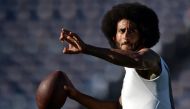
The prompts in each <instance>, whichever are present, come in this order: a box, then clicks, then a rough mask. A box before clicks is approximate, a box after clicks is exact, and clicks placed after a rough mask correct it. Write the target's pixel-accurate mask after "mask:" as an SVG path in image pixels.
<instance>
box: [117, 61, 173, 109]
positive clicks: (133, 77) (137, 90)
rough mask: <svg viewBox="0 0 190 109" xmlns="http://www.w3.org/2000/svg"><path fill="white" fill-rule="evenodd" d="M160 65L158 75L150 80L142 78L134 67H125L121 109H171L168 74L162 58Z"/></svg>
mask: <svg viewBox="0 0 190 109" xmlns="http://www.w3.org/2000/svg"><path fill="white" fill-rule="evenodd" d="M161 67H162V71H161V74H160V76H158V77H157V78H155V79H152V80H147V79H144V78H142V77H141V76H139V75H138V73H137V72H136V70H135V69H134V68H127V67H125V71H126V73H125V77H124V80H123V88H122V91H121V104H122V109H171V102H170V91H169V88H170V85H169V84H170V83H169V74H168V70H167V65H166V64H165V62H164V61H163V59H162V58H161Z"/></svg>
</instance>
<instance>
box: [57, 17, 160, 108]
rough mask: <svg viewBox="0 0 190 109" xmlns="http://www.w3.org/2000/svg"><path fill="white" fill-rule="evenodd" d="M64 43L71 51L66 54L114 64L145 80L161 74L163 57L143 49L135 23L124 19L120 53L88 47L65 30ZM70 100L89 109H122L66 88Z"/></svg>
mask: <svg viewBox="0 0 190 109" xmlns="http://www.w3.org/2000/svg"><path fill="white" fill-rule="evenodd" d="M60 40H61V41H62V42H64V41H66V42H67V43H68V47H65V48H64V49H63V53H64V54H79V53H83V54H88V55H92V56H95V57H98V58H101V59H103V60H106V61H108V62H110V63H113V64H116V65H119V66H124V67H129V68H134V69H136V71H137V73H138V74H139V75H140V76H141V77H142V78H144V79H148V80H150V79H153V78H155V77H158V76H159V74H160V71H161V69H160V57H159V55H158V54H157V53H155V52H154V51H153V50H151V49H149V48H145V47H144V45H143V39H141V37H140V35H139V33H138V30H136V29H135V27H134V24H133V22H130V21H128V20H126V19H122V20H120V21H119V22H118V24H117V30H116V35H115V36H113V43H115V45H116V47H117V49H113V48H100V47H95V46H92V45H89V44H86V43H84V42H83V41H82V40H81V39H80V37H79V36H78V35H77V34H75V33H72V32H71V31H69V30H65V29H63V30H62V32H61V35H60ZM65 90H66V91H68V93H69V97H70V98H72V99H74V100H76V101H78V102H79V103H81V104H82V105H84V106H85V107H87V108H89V109H120V108H121V104H122V103H121V102H119V100H116V101H100V100H97V99H95V98H92V97H90V96H88V95H85V94H82V93H81V92H79V91H78V90H76V88H74V87H73V86H72V85H70V86H69V85H67V86H65Z"/></svg>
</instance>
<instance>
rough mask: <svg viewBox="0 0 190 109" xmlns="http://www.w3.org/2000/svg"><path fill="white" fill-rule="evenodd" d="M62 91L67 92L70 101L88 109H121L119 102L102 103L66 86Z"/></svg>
mask: <svg viewBox="0 0 190 109" xmlns="http://www.w3.org/2000/svg"><path fill="white" fill-rule="evenodd" d="M64 89H65V90H66V91H67V92H68V96H69V97H70V98H71V99H73V100H75V101H77V102H79V103H80V104H82V105H83V106H85V107H87V108H88V109H122V108H121V105H120V103H119V100H116V101H102V100H98V99H96V98H93V97H91V96H88V95H85V94H83V93H81V92H79V91H78V90H76V89H75V88H73V87H69V86H66V87H65V88H64Z"/></svg>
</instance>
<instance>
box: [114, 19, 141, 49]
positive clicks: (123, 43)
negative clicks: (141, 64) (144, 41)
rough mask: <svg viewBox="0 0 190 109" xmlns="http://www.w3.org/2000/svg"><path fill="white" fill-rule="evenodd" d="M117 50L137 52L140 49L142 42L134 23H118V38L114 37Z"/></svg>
mask: <svg viewBox="0 0 190 109" xmlns="http://www.w3.org/2000/svg"><path fill="white" fill-rule="evenodd" d="M113 40H114V41H115V43H116V46H117V48H119V49H121V50H132V51H136V50H138V49H140V45H141V42H140V41H141V40H140V36H139V32H138V30H137V29H136V26H135V24H134V23H132V22H131V21H129V20H126V19H122V20H120V21H119V22H118V23H117V30H116V36H115V37H113Z"/></svg>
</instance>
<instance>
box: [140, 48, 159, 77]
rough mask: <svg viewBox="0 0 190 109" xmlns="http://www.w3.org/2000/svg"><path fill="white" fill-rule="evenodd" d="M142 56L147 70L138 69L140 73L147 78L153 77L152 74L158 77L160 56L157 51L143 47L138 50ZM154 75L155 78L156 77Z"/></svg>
mask: <svg viewBox="0 0 190 109" xmlns="http://www.w3.org/2000/svg"><path fill="white" fill-rule="evenodd" d="M138 52H139V54H140V55H141V57H142V62H143V64H144V65H143V66H144V68H145V69H147V70H138V69H137V70H138V73H139V74H141V76H142V74H143V76H144V77H145V78H147V79H151V78H152V76H153V75H154V77H157V76H159V75H160V71H161V68H160V56H159V54H157V53H156V52H155V51H153V50H151V49H149V48H143V49H141V50H139V51H138ZM154 77H153V78H154Z"/></svg>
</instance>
